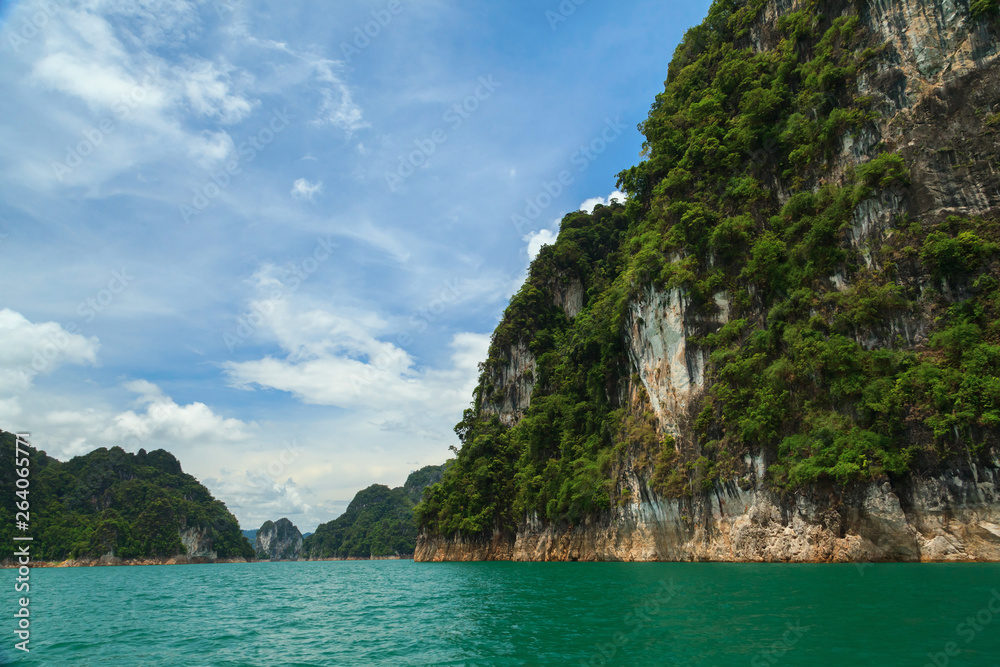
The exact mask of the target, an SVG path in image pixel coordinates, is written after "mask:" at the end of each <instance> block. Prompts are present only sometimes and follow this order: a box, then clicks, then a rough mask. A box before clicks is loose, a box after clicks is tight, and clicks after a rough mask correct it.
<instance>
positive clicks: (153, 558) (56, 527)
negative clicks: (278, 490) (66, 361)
mask: <svg viewBox="0 0 1000 667" xmlns="http://www.w3.org/2000/svg"><path fill="white" fill-rule="evenodd" d="M15 443H16V438H15V436H14V435H12V434H10V433H6V432H2V431H0V458H2V459H3V460H6V461H11V460H13V459H14V446H15ZM30 451H31V452H32V454H31V456H30V460H31V487H30V499H31V535H32V537H34V541H33V542H32V559H33V561H36V562H38V561H50V562H66V561H68V562H70V563H71V564H82V565H87V564H97V563H102V564H111V565H117V564H124V563H130V562H135V563H151V562H157V563H158V562H163V563H166V562H173V563H205V562H218V561H233V560H236V561H245V560H249V559H253V558H254V550H253V547H251V545H250V543H249V542H248V541H247V540H246V538H244V537H243V535H242V533H241V531H240V527H239V523H238V522H237V520H236V517H234V516H233V515H232V514H231V513H230V512H229V510H228V509H227V508H226V506H225V504H224V503H222V502H221V501H219V500H216V499H215V498H214V497H213V496H212V494H211V493H210V492H209V490H208V489H206V488H205V487H204V486H203V485H202V484H201V483H199V482H198V480H196V479H195V478H194V477H192V476H191V475H188V474H186V473H184V471H183V470H181V464H180V462H179V461H178V460H177V459H176V458H175V457H174V456H173V455H172V454H170V453H169V452H166V451H164V450H162V449H161V450H156V451H152V452H146V451H145V450H143V449H140V450H139V452H138V453H136V454H130V453H128V452H126V451H125V450H123V449H122V448H120V447H113V448H111V449H105V448H101V449H97V450H95V451H93V452H90V453H89V454H87V455H85V456H78V457H76V458H74V459H72V460H70V461H68V462H66V463H63V462H60V461H57V460H56V459H54V458H52V457H50V456H48V455H47V454H46V453H45V452H43V451H38V450H35V449H31V450H30ZM15 491H16V487H15V473H14V467H13V466H9V465H8V466H3V468H2V470H0V495H2V497H3V498H6V499H13V498H15V495H14V493H15ZM14 512H15V508H14V505H13V503H12V502H10V501H8V502H5V503H2V504H0V561H8V560H10V559H11V558H12V556H13V554H14V546H13V545H14V542H13V536H14V533H15V524H14V518H15V517H14Z"/></svg>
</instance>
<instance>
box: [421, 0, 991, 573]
mask: <svg viewBox="0 0 1000 667" xmlns="http://www.w3.org/2000/svg"><path fill="white" fill-rule="evenodd" d="M802 6H804V3H799V2H789V1H787V0H772V1H771V2H769V3H768V5H767V6H766V8H765V10H764V12H763V14H762V17H761V20H759V21H758V23H757V24H756V25H755V26H753V27H752V28H751V30H750V34H749V36H748V37H747V39H748V40H749V41H750V44H751V45H752V46H754V47H756V48H758V49H766V48H771V47H773V46H774V42H775V30H774V26H775V24H776V22H777V19H778V17H780V16H781V15H783V14H785V13H787V12H789V11H792V10H794V9H798V8H801V7H802ZM855 6H857V7H859V9H858V14H859V18H860V19H861V21H862V22H863V23H864V24H865V25H866V26H867V27H868V28H869V30H870V31H871V34H872V35H873V43H872V46H873V47H884V51H883V52H882V56H880V62H879V67H878V73H877V75H875V76H873V77H871V78H870V79H865V78H863V79H862V80H861V81H860V83H859V89H858V91H857V93H858V94H859V95H866V96H872V97H874V98H875V99H876V100H877V108H879V110H880V112H881V115H880V117H879V118H878V119H877V120H875V121H873V122H872V123H870V124H869V125H868V126H867V127H866V128H864V130H863V131H861V132H860V133H857V134H854V135H851V134H846V135H845V136H843V137H842V142H841V151H840V154H839V155H836V156H834V157H833V158H832V160H831V162H830V163H829V165H828V167H829V169H828V172H827V177H826V178H824V179H823V180H822V181H820V182H818V183H816V184H815V185H816V187H819V186H820V185H822V184H823V183H824V182H831V181H832V182H836V181H842V180H843V179H844V177H845V175H846V173H847V172H848V170H849V169H851V168H853V167H856V166H858V165H860V164H863V163H864V162H866V161H868V160H870V159H871V158H872V157H874V156H875V155H878V154H879V153H882V152H884V151H886V150H898V151H900V152H901V153H902V155H903V157H904V159H905V160H906V162H907V164H908V165H910V167H911V173H910V183H909V185H905V187H904V184H900V183H894V184H892V185H891V186H889V187H886V188H883V189H881V190H879V191H876V192H874V193H873V194H872V195H871V197H869V198H868V199H867V200H865V201H863V202H861V204H860V205H859V206H858V207H857V209H856V210H855V212H854V216H853V220H852V224H851V228H850V229H849V230H848V234H847V237H848V242H849V243H850V244H851V245H852V246H853V248H854V249H856V250H858V251H859V252H860V254H861V256H862V258H863V259H864V261H865V262H866V263H867V265H868V267H869V268H875V269H880V268H881V267H878V266H874V262H876V259H875V255H876V253H875V252H873V250H876V249H878V248H879V247H880V246H881V245H882V244H883V243H884V242H885V241H886V239H888V238H889V237H890V236H891V234H892V233H893V226H894V224H895V222H896V220H897V219H898V218H899V217H900V216H902V215H910V216H911V217H912V218H913V219H930V220H934V219H939V218H942V217H945V216H947V215H951V214H961V215H965V216H975V215H986V214H995V213H996V212H997V209H998V208H1000V179H998V174H997V172H998V166H1000V164H998V162H1000V157H998V156H1000V129H998V128H1000V122H997V120H998V118H1000V60H998V59H997V57H996V56H997V54H998V53H1000V36H998V34H997V31H996V27H995V24H992V25H991V24H988V23H986V22H982V21H978V22H976V21H972V20H971V19H970V17H969V8H968V3H966V2H961V1H959V2H955V1H954V0H875V1H873V2H864V3H860V5H858V3H846V2H845V3H843V7H842V9H843V11H845V12H849V11H853V10H852V9H851V8H852V7H855ZM778 189H779V192H780V188H778ZM781 198H782V199H784V198H785V197H784V195H782V196H781ZM829 279H830V283H831V285H832V286H833V287H834V288H835V289H841V290H842V289H844V288H845V287H846V283H845V278H844V277H843V276H841V275H834V276H830V278H829ZM918 287H920V288H921V289H923V287H924V286H922V285H921V286H918ZM716 305H717V309H716V314H715V315H714V317H713V318H711V319H710V321H709V322H708V324H712V325H714V326H716V327H717V326H718V325H721V324H723V323H725V322H726V321H727V320H728V301H727V299H726V295H724V294H720V295H717V296H716ZM690 311H691V309H690V306H689V302H688V299H687V296H686V295H685V294H684V293H683V291H681V290H670V291H659V290H655V289H652V288H649V289H647V290H646V291H645V292H644V293H643V294H642V296H641V297H640V298H638V299H637V300H635V301H634V302H633V303H631V304H630V305H629V312H628V324H627V331H626V334H625V341H624V342H625V348H626V351H627V354H628V358H629V362H630V364H631V366H632V372H633V374H634V375H633V377H636V378H637V379H638V383H637V384H641V386H642V388H643V389H644V390H645V396H644V397H643V398H642V400H648V403H649V406H650V407H651V409H652V411H653V413H654V415H655V417H656V421H657V424H658V427H659V430H660V431H661V432H662V433H664V434H670V435H674V436H679V435H683V430H684V427H685V420H687V419H690V415H688V414H687V412H688V408H689V406H690V405H691V404H692V402H693V400H694V399H695V398H697V396H698V393H699V392H700V391H701V390H702V388H703V386H704V383H705V372H706V371H705V369H706V363H707V358H706V355H705V352H704V351H702V350H699V349H697V348H696V347H694V346H692V345H691V344H690V339H691V337H692V336H693V335H695V334H696V333H697V332H698V331H699V330H700V329H702V328H703V325H704V324H705V323H706V320H705V318H704V316H703V315H697V314H694V313H692V312H690ZM567 314H568V313H567ZM932 321H933V313H931V312H928V311H915V312H912V313H908V314H906V315H905V316H900V317H898V318H897V319H896V320H895V321H892V322H891V323H890V326H889V328H888V329H887V330H885V331H869V332H865V333H864V334H863V335H859V337H858V340H859V343H861V344H862V345H864V346H865V347H867V348H868V349H872V348H875V347H878V346H888V345H891V344H892V342H893V341H896V340H898V339H902V340H904V341H905V342H906V344H908V345H910V346H915V347H919V346H921V345H923V344H925V343H926V341H927V336H928V331H929V329H930V326H931V323H932ZM522 368H526V366H522ZM506 377H509V378H513V377H515V374H514V372H513V370H511V371H509V372H508V374H507V376H506ZM634 384H636V383H634ZM622 393H623V395H625V396H628V397H629V401H630V402H631V403H632V406H631V407H632V408H633V409H636V410H641V409H642V408H643V406H642V405H639V404H637V399H636V394H635V392H634V391H623V392H622ZM516 396H517V397H518V399H523V398H524V397H527V399H528V400H530V391H527V392H525V391H523V390H519V391H518V392H517V394H516ZM515 405H516V408H517V409H516V413H517V414H518V415H520V414H523V410H524V409H526V408H527V402H524V401H522V400H518V402H516V403H515V402H514V401H513V400H512V401H510V402H509V403H507V404H505V406H506V408H507V409H508V411H509V413H511V414H513V413H514V412H515V411H514V410H513V408H514V406H515ZM518 419H519V416H518ZM505 423H507V422H505ZM511 423H516V420H512V421H511ZM990 458H991V460H992V465H990V466H986V467H978V466H977V465H976V464H974V463H973V462H971V460H970V461H969V462H968V464H967V465H966V464H963V463H956V462H952V464H951V465H950V467H947V468H945V469H941V470H939V471H938V472H937V473H935V474H934V475H931V476H917V475H913V476H910V477H907V478H905V479H902V480H895V481H892V482H890V481H880V482H877V483H866V484H856V485H853V486H849V487H847V488H844V487H834V486H826V487H819V486H817V487H814V488H810V489H806V490H803V491H802V492H800V493H796V494H794V495H790V496H782V495H779V494H776V493H775V492H773V491H771V490H769V488H768V487H767V486H766V485H765V484H764V483H763V477H764V474H765V472H766V469H767V463H768V462H767V461H765V460H764V459H763V457H761V456H760V455H758V456H754V457H749V456H748V457H746V459H745V460H744V461H743V462H742V463H743V470H742V471H740V473H739V475H738V476H737V477H734V478H731V479H728V480H724V481H723V482H721V483H716V484H715V485H714V488H713V489H712V490H711V491H710V492H708V493H705V494H696V495H695V496H694V497H693V498H686V499H668V498H664V497H661V496H659V495H658V494H657V493H656V492H655V491H654V490H653V489H652V488H651V485H650V483H649V480H648V472H643V471H642V470H641V469H640V467H638V466H635V467H629V466H626V467H624V468H622V469H621V470H619V471H618V473H617V479H616V480H615V484H616V485H617V486H618V487H619V488H621V489H628V490H629V491H630V493H629V494H628V497H630V498H631V499H633V500H632V501H631V502H629V503H626V504H625V505H624V506H621V507H616V508H614V509H612V510H610V511H608V512H606V513H604V514H602V515H600V516H594V517H591V518H589V519H588V520H586V522H584V523H582V524H579V525H572V526H571V525H560V524H548V523H545V522H541V521H539V520H538V519H537V518H535V517H528V518H526V519H525V520H524V521H523V522H522V523H521V524H520V525H519V526H518V529H517V531H516V534H513V535H510V534H500V533H497V534H494V535H493V537H492V538H491V539H488V540H485V539H484V540H478V541H476V540H472V541H469V540H446V539H441V538H438V537H434V536H429V535H424V536H422V537H421V539H420V541H419V542H418V545H417V553H416V560H426V561H438V560H483V559H501V560H524V561H539V560H622V561H644V560H669V561H675V560H681V561H683V560H715V561H777V562H834V561H880V560H896V561H963V560H988V561H995V560H1000V454H998V453H997V452H995V451H994V452H992V454H991V457H990Z"/></svg>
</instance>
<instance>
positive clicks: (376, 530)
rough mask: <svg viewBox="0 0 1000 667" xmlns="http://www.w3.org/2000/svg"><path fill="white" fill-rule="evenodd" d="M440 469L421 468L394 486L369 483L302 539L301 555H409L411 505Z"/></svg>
mask: <svg viewBox="0 0 1000 667" xmlns="http://www.w3.org/2000/svg"><path fill="white" fill-rule="evenodd" d="M444 468H445V466H426V467H424V468H421V469H420V470H417V471H415V472H412V473H410V476H409V477H407V479H406V483H405V484H404V485H403V486H401V487H398V488H395V489H390V488H389V487H387V486H384V485H382V484H373V485H372V486H370V487H368V488H367V489H364V490H363V491H359V492H358V494H357V495H356V496H354V500H352V501H351V504H350V505H348V506H347V511H346V512H344V513H343V514H342V515H340V516H339V517H337V518H336V519H334V520H333V521H329V522H327V523H324V524H320V526H319V527H318V528H316V532H315V533H313V534H312V535H310V536H309V537H307V538H305V540H303V542H302V558H372V557H374V558H379V557H385V556H412V555H413V552H414V549H415V548H416V543H417V522H416V518H415V517H414V514H413V508H414V506H415V505H416V503H417V502H419V501H420V498H421V495H422V494H423V492H424V489H425V488H427V487H428V486H430V485H431V484H435V483H437V482H438V481H440V480H441V477H442V475H443V473H444Z"/></svg>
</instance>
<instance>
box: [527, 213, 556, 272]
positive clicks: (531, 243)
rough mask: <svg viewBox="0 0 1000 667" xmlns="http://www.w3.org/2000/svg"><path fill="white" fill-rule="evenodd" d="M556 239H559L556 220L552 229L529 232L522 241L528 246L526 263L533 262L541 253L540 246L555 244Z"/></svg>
mask: <svg viewBox="0 0 1000 667" xmlns="http://www.w3.org/2000/svg"><path fill="white" fill-rule="evenodd" d="M557 238H559V221H558V220H556V221H555V223H553V227H552V228H550V229H542V230H539V231H537V232H531V233H530V234H528V235H527V236H525V237H524V239H523V241H524V242H525V243H527V244H528V248H527V251H528V261H529V262H533V261H535V258H536V257H538V253H540V252H541V251H542V246H547V245H552V244H553V243H555V242H556V239H557Z"/></svg>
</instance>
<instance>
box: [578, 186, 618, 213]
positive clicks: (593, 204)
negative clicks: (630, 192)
mask: <svg viewBox="0 0 1000 667" xmlns="http://www.w3.org/2000/svg"><path fill="white" fill-rule="evenodd" d="M627 198H628V196H627V195H626V194H625V193H624V192H620V191H618V190H615V191H614V192H612V193H611V194H610V195H608V196H607V197H591V198H590V199H588V200H586V201H584V202H583V203H582V204H580V209H579V210H581V211H586V212H587V213H593V212H594V209H595V208H597V205H598V204H600V205H601V206H609V205H610V204H611V201H612V200H614V199H617V200H618V201H619V202H620V203H622V204H624V203H625V200H626V199H627Z"/></svg>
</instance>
